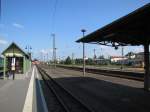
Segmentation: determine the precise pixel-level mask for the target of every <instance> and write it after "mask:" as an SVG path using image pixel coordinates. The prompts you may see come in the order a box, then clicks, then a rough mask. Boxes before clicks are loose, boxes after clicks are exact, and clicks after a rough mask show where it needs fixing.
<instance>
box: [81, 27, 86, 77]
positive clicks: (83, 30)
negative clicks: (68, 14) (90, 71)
mask: <svg viewBox="0 0 150 112" xmlns="http://www.w3.org/2000/svg"><path fill="white" fill-rule="evenodd" d="M81 32H82V33H83V37H84V33H85V32H86V30H85V29H81ZM83 76H85V43H84V42H83Z"/></svg>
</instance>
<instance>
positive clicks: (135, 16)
mask: <svg viewBox="0 0 150 112" xmlns="http://www.w3.org/2000/svg"><path fill="white" fill-rule="evenodd" d="M76 42H82V43H83V44H84V43H95V44H101V45H107V46H112V47H115V48H118V46H127V45H132V46H135V45H143V46H144V63H145V75H144V89H145V90H146V91H149V89H150V63H149V62H150V59H149V44H150V3H148V4H147V5H145V6H143V7H141V8H139V9H137V10H135V11H134V12H132V13H130V14H128V15H126V16H124V17H122V18H120V19H118V20H116V21H114V22H112V23H110V24H108V25H106V26H104V27H102V28H100V29H98V30H97V31H94V32H93V33H91V34H89V35H87V36H84V37H83V38H81V39H79V40H77V41H76Z"/></svg>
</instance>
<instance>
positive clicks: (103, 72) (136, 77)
mask: <svg viewBox="0 0 150 112" xmlns="http://www.w3.org/2000/svg"><path fill="white" fill-rule="evenodd" d="M57 66H58V67H60V68H64V69H70V70H76V71H82V68H81V67H69V66H61V65H57ZM86 72H87V73H94V74H99V75H105V76H112V77H120V78H126V79H132V80H138V81H144V73H138V72H128V71H115V70H102V69H94V68H86Z"/></svg>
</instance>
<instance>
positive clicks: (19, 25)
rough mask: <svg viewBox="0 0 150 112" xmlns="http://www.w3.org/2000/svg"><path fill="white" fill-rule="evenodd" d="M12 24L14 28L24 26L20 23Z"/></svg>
mask: <svg viewBox="0 0 150 112" xmlns="http://www.w3.org/2000/svg"><path fill="white" fill-rule="evenodd" d="M12 25H13V26H14V27H16V28H21V29H22V28H24V26H23V25H22V24H18V23H13V24H12Z"/></svg>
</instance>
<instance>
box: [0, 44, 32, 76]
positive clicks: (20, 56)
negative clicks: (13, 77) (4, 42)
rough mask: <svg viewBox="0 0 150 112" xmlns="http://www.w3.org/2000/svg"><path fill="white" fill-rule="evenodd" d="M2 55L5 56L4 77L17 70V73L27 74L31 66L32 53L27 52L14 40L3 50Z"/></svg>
mask: <svg viewBox="0 0 150 112" xmlns="http://www.w3.org/2000/svg"><path fill="white" fill-rule="evenodd" d="M2 55H3V56H4V64H3V65H4V67H3V75H4V78H5V77H6V76H7V74H8V73H11V72H12V71H13V72H15V74H25V73H26V72H27V71H28V70H29V68H30V67H31V55H30V54H29V53H28V54H27V53H25V52H24V51H23V50H22V49H21V48H20V47H19V46H18V45H17V44H16V43H14V42H13V43H12V44H10V45H9V46H8V48H6V49H5V50H4V51H3V52H2Z"/></svg>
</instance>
